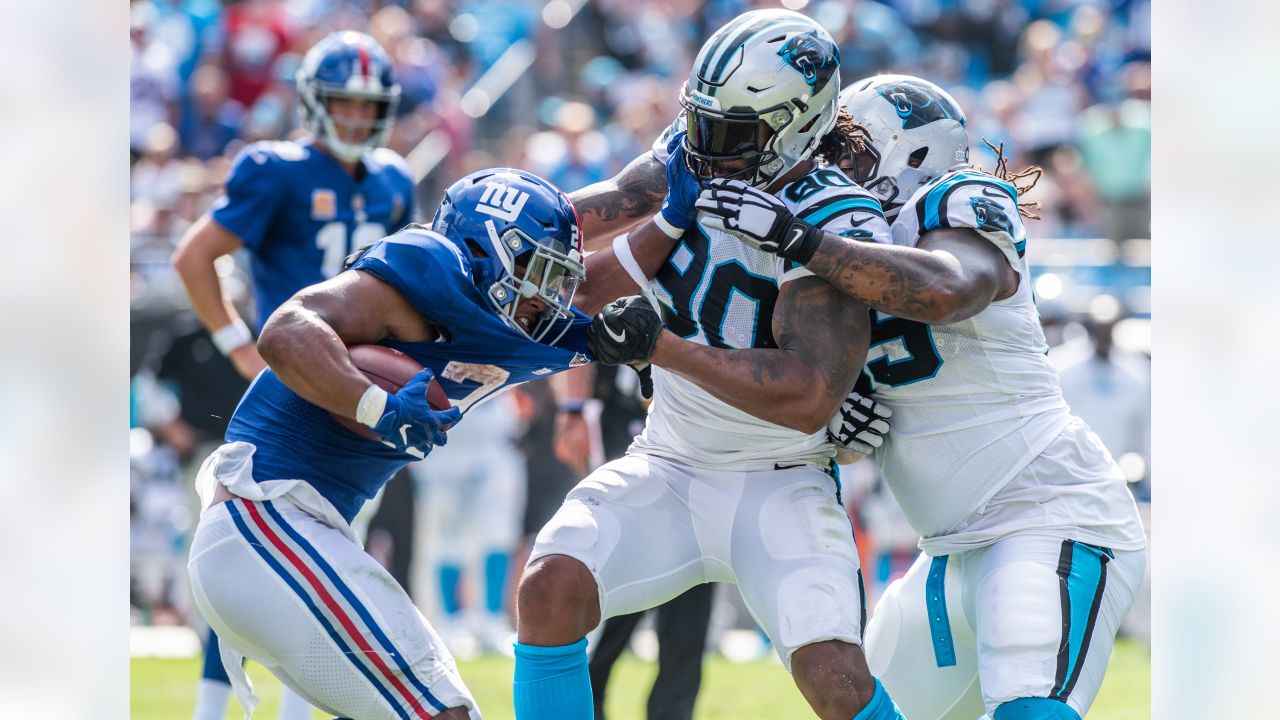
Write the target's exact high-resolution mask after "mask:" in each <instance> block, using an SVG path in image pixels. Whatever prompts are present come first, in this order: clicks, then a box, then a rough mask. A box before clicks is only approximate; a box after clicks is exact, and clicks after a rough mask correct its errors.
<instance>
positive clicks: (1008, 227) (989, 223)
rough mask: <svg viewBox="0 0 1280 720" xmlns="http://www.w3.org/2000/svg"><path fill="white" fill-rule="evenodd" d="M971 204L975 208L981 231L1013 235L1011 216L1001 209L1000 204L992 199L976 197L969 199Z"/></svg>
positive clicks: (974, 212)
mask: <svg viewBox="0 0 1280 720" xmlns="http://www.w3.org/2000/svg"><path fill="white" fill-rule="evenodd" d="M969 204H970V205H971V206H972V207H973V214H974V217H975V218H976V219H977V221H978V229H979V230H990V231H992V232H1003V233H1008V234H1009V235H1010V236H1012V235H1013V222H1012V221H1010V220H1009V215H1008V213H1006V212H1005V211H1004V208H1002V207H1000V203H998V202H996V201H995V200H991V199H990V198H984V197H975V198H970V199H969Z"/></svg>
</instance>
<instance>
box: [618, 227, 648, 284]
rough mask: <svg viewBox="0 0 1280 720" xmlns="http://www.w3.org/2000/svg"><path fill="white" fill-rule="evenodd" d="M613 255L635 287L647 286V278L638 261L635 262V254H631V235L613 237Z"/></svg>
mask: <svg viewBox="0 0 1280 720" xmlns="http://www.w3.org/2000/svg"><path fill="white" fill-rule="evenodd" d="M613 256H614V257H615V258H617V260H618V264H619V265H621V266H622V269H623V270H626V271H627V275H628V276H630V278H631V281H632V282H634V283H635V284H636V287H638V288H640V289H641V290H644V289H645V288H647V287H649V278H647V277H645V275H644V271H643V270H641V269H640V263H638V262H636V256H635V255H632V254H631V236H630V235H619V236H618V237H616V238H614V239H613Z"/></svg>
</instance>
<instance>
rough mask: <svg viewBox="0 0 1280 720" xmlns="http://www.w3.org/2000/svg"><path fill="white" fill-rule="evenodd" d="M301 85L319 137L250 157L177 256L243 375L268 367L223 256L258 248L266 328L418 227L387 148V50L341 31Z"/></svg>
mask: <svg viewBox="0 0 1280 720" xmlns="http://www.w3.org/2000/svg"><path fill="white" fill-rule="evenodd" d="M297 84H298V96H299V99H300V100H301V106H300V108H299V109H300V112H301V114H302V120H303V125H304V126H305V127H306V128H307V130H309V131H310V132H311V134H312V136H313V137H312V138H311V139H310V140H306V141H303V142H291V141H263V142H256V143H253V144H252V145H249V146H247V147H245V148H244V149H243V150H241V151H240V153H239V154H238V155H237V156H236V159H235V161H234V163H233V164H232V166H231V173H230V174H229V175H228V177H227V182H226V191H225V194H223V195H222V196H221V197H219V198H218V199H217V201H216V202H215V203H214V205H213V207H212V208H211V209H210V211H209V212H208V213H206V214H205V215H204V216H203V217H201V218H200V219H199V220H197V221H196V222H195V223H194V224H193V225H192V226H191V228H190V229H189V230H188V231H187V233H186V235H185V236H184V237H183V238H182V242H181V244H180V245H179V247H178V249H177V251H176V252H175V253H174V256H173V266H174V268H175V269H177V271H178V274H179V275H180V276H181V277H182V281H183V283H184V284H185V285H186V287H187V292H188V294H189V295H190V296H191V305H192V308H193V309H194V310H195V313H196V315H197V316H198V317H199V318H200V321H201V322H202V323H204V325H205V327H206V328H208V330H209V332H210V333H212V334H213V340H214V343H215V344H216V345H217V347H218V349H219V350H221V351H222V352H223V353H224V354H226V355H227V356H228V357H230V358H231V360H232V362H234V363H235V365H236V368H237V369H239V370H240V372H241V374H243V375H244V376H245V377H246V378H253V377H254V376H256V375H257V374H258V372H259V371H261V370H262V368H263V367H264V364H263V362H262V358H261V356H259V355H258V351H257V348H256V347H255V345H254V342H253V333H251V332H250V331H249V328H248V326H247V325H246V324H245V322H244V320H243V319H242V318H241V317H240V315H239V313H237V312H236V310H235V308H234V307H231V305H230V303H227V302H225V301H224V300H223V293H222V286H221V283H220V281H219V279H218V273H217V271H216V270H215V268H214V261H215V260H217V259H218V258H219V257H222V256H223V255H228V254H230V253H232V252H235V251H236V250H239V249H240V248H247V249H248V250H249V254H250V257H251V258H252V264H251V266H250V270H251V274H252V277H253V287H254V298H255V300H256V305H257V315H258V323H257V327H258V329H259V330H260V329H261V326H262V323H264V322H266V319H267V317H269V316H270V315H271V313H272V312H273V311H274V310H275V309H276V308H277V307H278V306H279V305H280V304H281V303H283V302H284V301H285V300H287V299H288V298H289V297H290V296H291V295H293V294H294V293H295V292H297V291H298V290H299V289H301V288H303V287H306V286H307V285H311V284H313V283H317V282H320V281H321V280H324V279H325V278H329V277H333V276H334V275H335V274H337V272H338V271H339V270H340V269H341V267H342V262H343V260H344V259H345V258H346V257H347V256H348V255H350V254H351V253H352V252H354V251H355V250H356V249H358V248H361V247H363V246H365V245H368V244H370V243H372V242H373V241H374V240H378V239H379V238H382V237H385V236H387V235H388V234H391V233H394V232H396V231H397V230H399V229H400V228H402V227H404V226H405V225H408V224H409V223H410V222H411V221H412V220H413V210H414V204H413V203H414V200H413V180H412V179H411V178H410V176H409V170H408V168H407V166H406V165H405V163H404V160H403V159H402V158H401V157H400V156H399V155H397V154H396V153H395V152H394V151H392V150H389V149H387V148H383V147H382V144H383V143H384V142H385V141H386V139H387V136H388V135H389V134H390V132H391V121H392V118H393V117H394V115H393V111H394V110H395V105H396V103H397V102H398V101H399V98H400V86H399V85H398V84H397V83H396V81H395V78H394V77H393V76H392V71H391V60H390V59H389V58H388V57H387V54H386V52H384V51H383V49H382V47H381V46H379V45H378V43H377V42H376V41H375V40H374V39H373V38H371V37H369V36H368V35H365V34H363V33H357V32H351V31H343V32H335V33H332V34H330V35H328V36H327V37H325V38H324V39H322V40H321V41H320V42H318V43H316V44H315V46H313V47H312V48H311V49H310V50H308V51H307V54H306V56H305V57H304V58H303V61H302V65H301V66H300V67H299V69H298V75H297Z"/></svg>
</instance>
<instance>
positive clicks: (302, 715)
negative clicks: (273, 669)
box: [280, 685, 311, 720]
mask: <svg viewBox="0 0 1280 720" xmlns="http://www.w3.org/2000/svg"><path fill="white" fill-rule="evenodd" d="M280 720H311V704H310V703H308V702H307V701H306V700H303V699H302V696H301V695H299V694H298V693H296V692H294V691H292V690H290V689H289V687H288V686H287V685H281V686H280Z"/></svg>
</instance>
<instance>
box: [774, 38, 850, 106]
mask: <svg viewBox="0 0 1280 720" xmlns="http://www.w3.org/2000/svg"><path fill="white" fill-rule="evenodd" d="M778 57H781V58H782V59H783V60H785V61H786V63H787V64H788V65H790V66H791V67H793V68H795V69H796V70H797V71H798V72H799V73H800V74H801V75H803V76H804V81H805V82H807V83H809V90H810V91H811V92H812V93H813V94H817V93H819V92H821V91H822V89H823V88H824V87H826V86H827V83H828V82H830V81H831V76H832V75H834V74H835V73H836V70H838V69H839V68H840V48H837V47H836V46H835V44H833V43H832V42H831V41H829V40H827V39H825V38H820V37H818V33H817V31H814V30H810V31H809V32H807V33H800V34H797V35H792V36H791V37H790V38H788V39H787V41H786V42H785V43H783V44H782V49H781V50H779V51H778Z"/></svg>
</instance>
